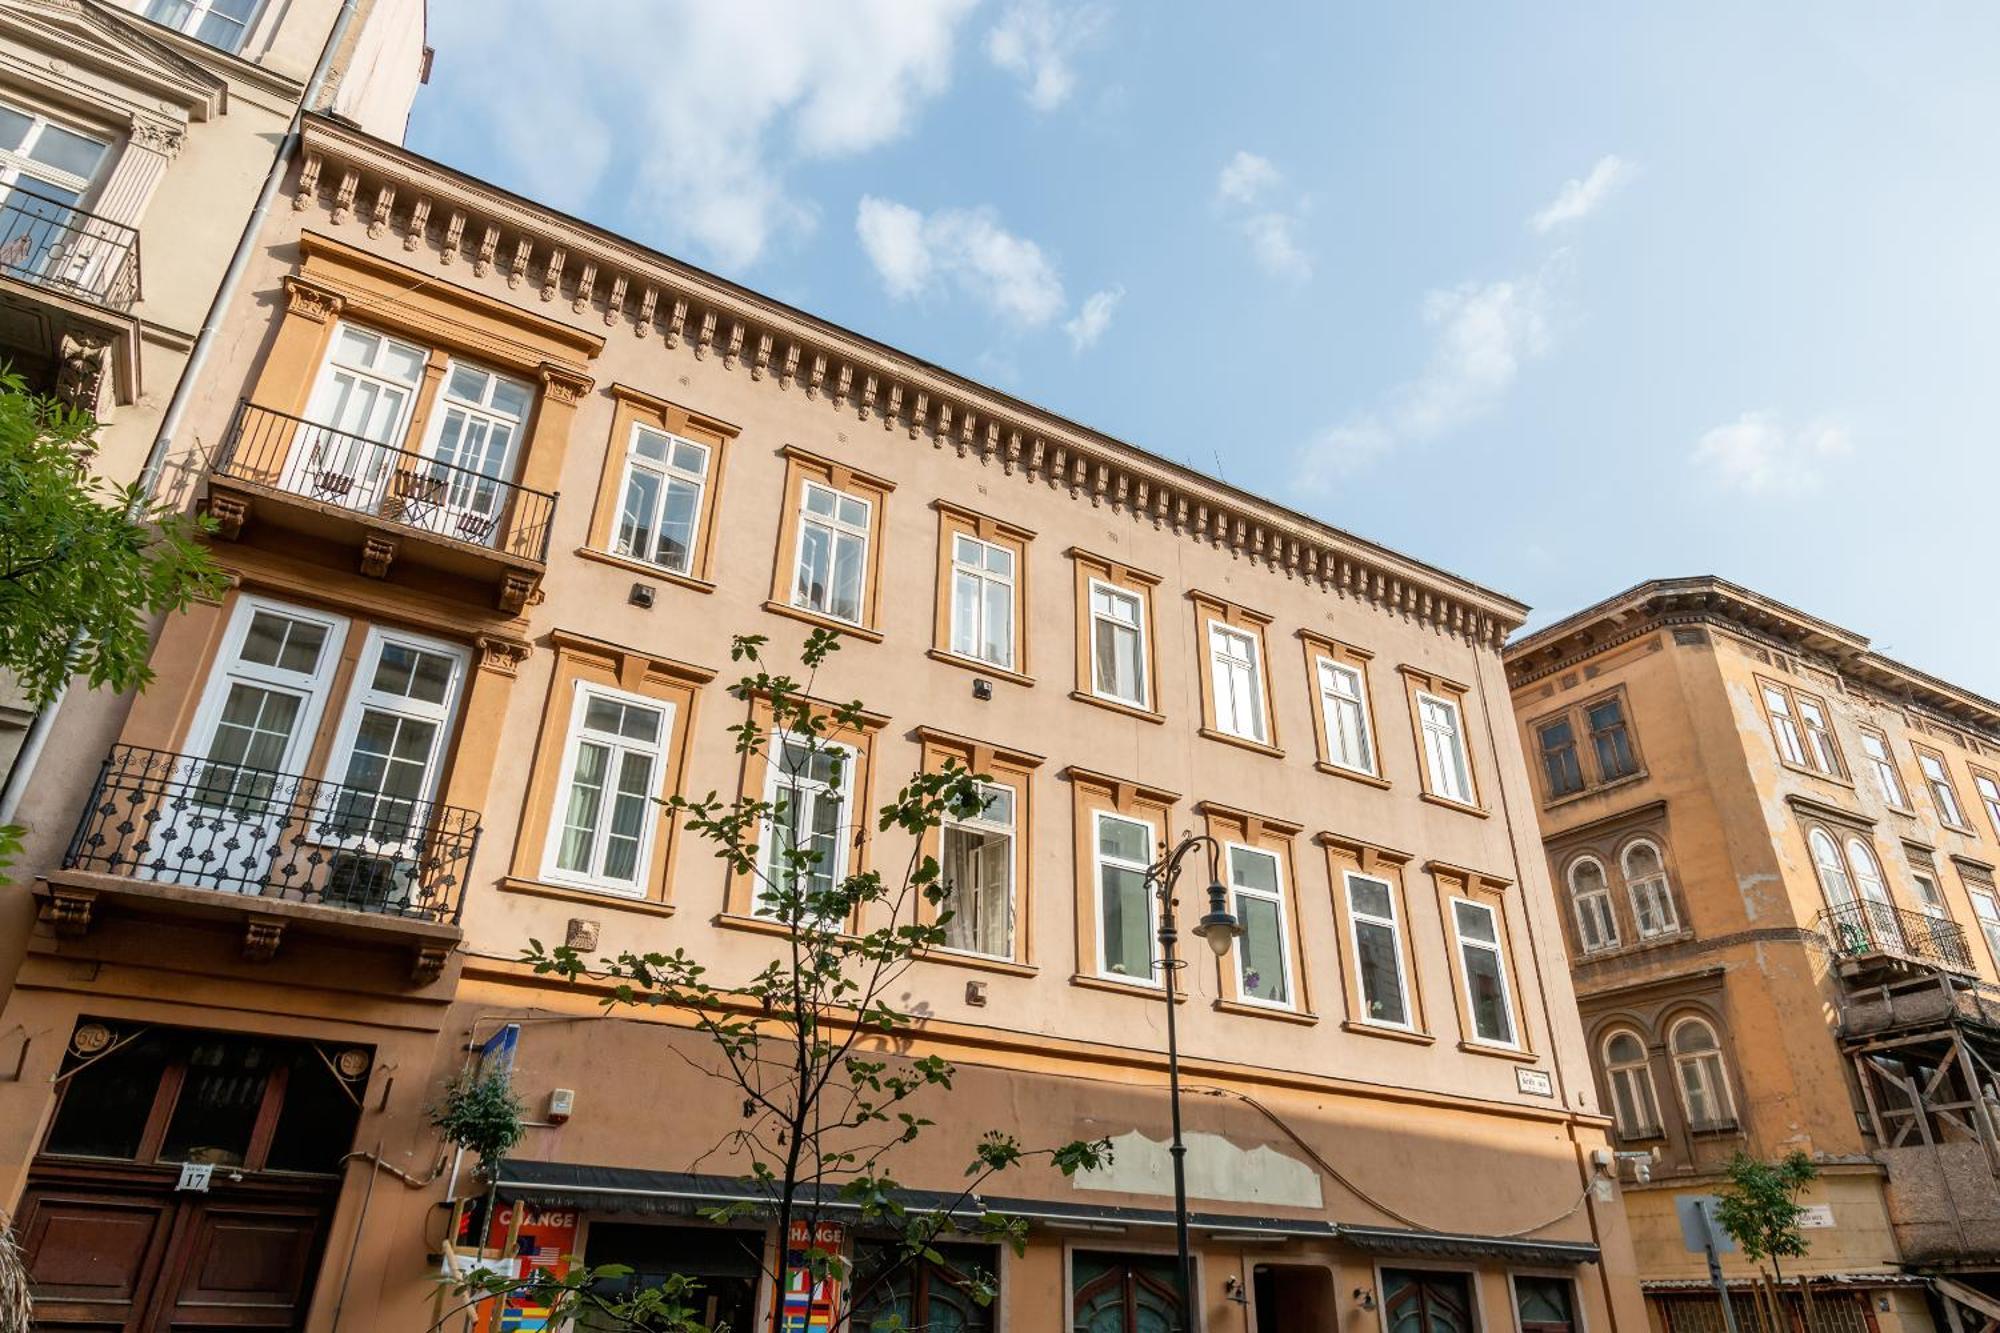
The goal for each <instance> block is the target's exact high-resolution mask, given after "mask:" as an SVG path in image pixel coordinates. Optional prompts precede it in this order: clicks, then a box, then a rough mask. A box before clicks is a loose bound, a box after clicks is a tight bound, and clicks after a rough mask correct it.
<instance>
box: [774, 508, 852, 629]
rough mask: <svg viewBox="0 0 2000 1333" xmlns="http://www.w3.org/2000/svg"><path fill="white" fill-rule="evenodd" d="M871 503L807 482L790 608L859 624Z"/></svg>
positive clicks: (801, 510) (801, 513) (801, 511)
mask: <svg viewBox="0 0 2000 1333" xmlns="http://www.w3.org/2000/svg"><path fill="white" fill-rule="evenodd" d="M869 512H870V505H869V502H868V501H866V500H864V499H862V498H860V497H859V496H855V495H849V494H847V493H846V492H844V491H837V490H834V489H833V488H832V487H831V486H822V485H820V484H819V483H818V482H814V481H807V482H805V483H803V485H802V486H801V488H800V495H799V545H798V554H797V557H796V560H795V569H796V573H795V577H794V578H793V580H792V605H793V606H796V607H798V608H799V609H800V610H803V611H811V612H814V613H816V614H818V615H823V616H828V617H831V618H832V619H834V620H844V621H846V622H847V623H849V624H852V625H859V624H860V623H861V612H862V599H863V597H864V596H865V595H866V592H867V581H868V518H869Z"/></svg>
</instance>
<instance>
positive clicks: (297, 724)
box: [153, 597, 347, 869]
mask: <svg viewBox="0 0 2000 1333" xmlns="http://www.w3.org/2000/svg"><path fill="white" fill-rule="evenodd" d="M346 632H347V622H346V621H344V620H339V619H335V618H331V617H326V616H322V615H319V614H316V613H314V612H311V611H307V610H305V609H303V608H297V607H291V606H287V605H285V604H283V603H281V602H266V601H263V600H262V599H259V598H252V597H243V598H239V599H238V600H237V603H236V609H235V611H234V612H233V613H232V615H231V618H230V625H229V630H228V632H227V634H226V635H225V636H224V639H223V646H222V650H221V651H220V653H218V654H217V657H216V665H215V668H214V672H213V674H212V675H211V676H210V677H209V682H208V686H207V689H206V690H205V691H204V694H203V698H202V704H201V708H200V711H199V712H198V713H197V715H196V718H195V723H194V726H193V728H192V729H191V730H190V732H189V735H188V742H189V744H188V751H189V753H190V755H192V756H194V757H196V758H198V759H199V760H200V761H201V762H200V763H199V764H198V766H196V767H195V768H194V770H193V775H194V790H193V792H192V793H191V804H192V806H193V807H194V808H195V810H198V811H200V814H199V815H195V814H192V813H190V814H189V815H187V816H185V817H183V816H182V815H181V814H180V813H179V812H176V813H175V817H174V818H173V819H172V820H171V821H170V822H169V823H167V824H165V825H163V826H162V828H160V829H156V830H155V833H154V837H153V841H154V843H155V845H156V846H158V847H159V848H160V849H161V851H160V853H159V855H160V857H161V859H162V860H174V861H180V860H182V859H200V858H203V857H207V858H210V859H217V860H222V861H230V860H233V859H234V858H232V857H228V856H223V857H217V856H216V853H217V851H218V850H219V849H220V848H221V847H222V845H223V844H225V843H228V842H229V841H230V840H231V838H232V836H234V837H236V838H237V839H238V840H239V841H242V842H244V843H245V844H247V845H250V846H255V845H256V842H255V839H256V838H257V837H259V836H264V837H268V836H269V827H270V824H269V821H270V820H271V819H272V818H273V817H274V816H275V814H276V809H275V807H276V805H277V804H278V803H281V802H285V801H289V800H290V799H291V796H292V795H293V793H294V790H295V784H290V783H287V782H285V781H284V775H285V774H288V773H296V772H298V771H299V770H300V769H301V768H302V767H303V766H304V761H305V757H306V754H307V752H308V751H309V750H310V748H311V746H312V740H313V737H314V735H315V734H316V733H317V731H318V726H319V715H320V711H321V709H322V708H323V707H324V706H325V704H326V699H327V695H328V694H329V693H330V691H331V689H332V678H333V672H334V666H335V664H336V663H337V662H338V661H339V660H340V646H341V641H342V639H343V637H344V636H345V635H346ZM224 812H228V813H226V814H225V813H224ZM239 819H241V820H243V821H247V823H246V825H245V828H246V829H247V830H248V836H245V833H244V832H243V831H242V830H239V829H238V821H239ZM184 826H185V827H184ZM197 826H199V827H197ZM260 830H261V831H262V832H261V833H260V832H259V831H260ZM168 833H171V834H172V835H173V836H167V834H168ZM196 833H199V834H201V836H195V835H196ZM176 868H177V869H185V868H186V867H184V866H177V867H176Z"/></svg>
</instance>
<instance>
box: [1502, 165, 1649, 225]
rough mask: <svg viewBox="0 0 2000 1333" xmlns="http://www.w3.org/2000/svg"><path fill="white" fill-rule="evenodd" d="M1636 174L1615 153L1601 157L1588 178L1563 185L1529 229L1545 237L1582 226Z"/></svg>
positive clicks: (1632, 168) (1529, 220)
mask: <svg viewBox="0 0 2000 1333" xmlns="http://www.w3.org/2000/svg"><path fill="white" fill-rule="evenodd" d="M1637 174H1638V168H1636V167H1634V166H1633V165H1632V164H1631V163H1630V162H1627V161H1626V160H1625V159H1624V158H1622V157H1619V156H1618V155H1617V154H1616V153H1611V154H1607V155H1606V156H1604V157H1600V158H1598V159H1597V163H1596V165H1594V166H1592V167H1591V169H1590V174H1589V175H1587V176H1582V177H1572V178H1571V179H1569V180H1566V181H1564V182H1563V187H1562V189H1560V190H1558V191H1556V197H1555V198H1553V199H1551V200H1550V201H1549V202H1548V205H1547V207H1545V208H1543V209H1542V210H1541V211H1539V212H1537V213H1536V214H1535V215H1534V216H1533V217H1531V218H1529V219H1528V225H1529V226H1530V227H1532V228H1534V229H1535V230H1536V231H1537V232H1540V233H1544V234H1546V233H1548V232H1551V231H1554V230H1555V229H1556V228H1557V227H1562V226H1566V225H1568V224H1569V223H1572V222H1580V221H1582V220H1583V219H1584V218H1587V217H1589V216H1590V215H1591V214H1592V213H1594V212H1596V211H1597V209H1598V206H1599V205H1601V204H1602V203H1603V202H1604V201H1605V200H1606V199H1609V198H1610V197H1611V196H1612V194H1614V193H1615V192H1616V191H1617V190H1618V188H1619V187H1620V186H1622V185H1624V184H1626V183H1627V182H1629V181H1630V180H1631V179H1632V177H1634V176H1635V175H1637Z"/></svg>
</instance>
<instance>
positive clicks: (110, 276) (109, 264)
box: [0, 185, 139, 314]
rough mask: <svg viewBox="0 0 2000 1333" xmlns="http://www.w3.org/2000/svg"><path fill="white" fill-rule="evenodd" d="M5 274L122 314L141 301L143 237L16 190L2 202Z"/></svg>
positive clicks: (0, 259)
mask: <svg viewBox="0 0 2000 1333" xmlns="http://www.w3.org/2000/svg"><path fill="white" fill-rule="evenodd" d="M0 273H4V274H5V275H6V276H7V277H10V278H13V279H15V280H16V281H19V282H25V283H30V284H32V285H34V286H36V287H43V288H47V289H48V290H50V291H53V292H59V293H61V294H62V295H64V296H72V297H76V298H78V299H80V300H84V301H88V302H90V303H91V304H93V305H100V306H103V307H105V308H106V309H110V310H116V311H118V312H120V313H121V314H122V313H124V312H125V311H128V310H130V309H131V308H132V306H133V304H134V303H135V302H137V301H138V299H139V233H138V232H137V231H135V230H133V229H132V228H131V227H128V226H126V225H125V224H124V223H122V222H113V221H112V220H111V219H110V218H102V217H99V216H97V214H95V213H92V212H88V211H86V210H84V209H81V208H78V207H76V206H75V205H74V204H67V203H64V202H63V201H61V200H60V199H51V198H49V197H48V196H46V195H40V194H36V193H35V192H34V191H32V190H26V189H23V188H22V187H21V186H19V185H14V186H11V187H9V189H8V191H7V194H6V196H5V197H4V199H0Z"/></svg>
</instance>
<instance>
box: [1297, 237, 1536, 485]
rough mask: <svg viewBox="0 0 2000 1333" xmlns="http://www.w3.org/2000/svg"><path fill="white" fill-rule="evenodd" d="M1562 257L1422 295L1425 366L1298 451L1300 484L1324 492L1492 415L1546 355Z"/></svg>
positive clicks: (1321, 433)
mask: <svg viewBox="0 0 2000 1333" xmlns="http://www.w3.org/2000/svg"><path fill="white" fill-rule="evenodd" d="M1561 259H1562V256H1561V255H1558V256H1556V257H1555V259H1553V260H1551V262H1550V264H1548V265H1546V266H1544V267H1543V268H1542V269H1541V270H1540V271H1538V272H1535V273H1532V274H1529V275H1527V276H1526V277H1520V278H1510V279H1505V280H1502V281H1498V282H1489V283H1484V284H1477V283H1466V284H1463V285H1461V286H1458V287H1452V288H1446V289H1442V290H1439V291H1434V292H1431V293H1429V294H1427V295H1426V296H1425V297H1424V301H1423V308H1422V313H1423V319H1424V322H1425V323H1426V324H1428V325H1429V326H1430V327H1431V329H1432V330H1433V335H1432V340H1431V351H1430V358H1429V360H1428V361H1427V362H1426V363H1425V366H1424V368H1423V370H1422V371H1421V372H1420V373H1419V374H1418V375H1417V376H1415V377H1414V378H1413V379H1410V380H1407V381H1405V382H1404V383H1402V384H1400V385H1398V386H1396V388H1395V389H1394V390H1392V391H1391V392H1390V393H1389V395H1388V397H1387V398H1386V400H1385V401H1384V403H1383V405H1382V406H1381V407H1380V408H1378V409H1376V410H1374V411H1370V412H1364V413H1360V414H1358V415H1356V416H1352V417H1349V418H1348V419H1347V420H1345V421H1343V422H1341V423H1339V424H1338V425H1335V426H1332V427H1329V428H1328V429H1326V430H1324V431H1322V432H1320V434H1319V435H1318V436H1317V437H1316V438H1315V439H1314V440H1313V441H1312V442H1311V443H1310V444H1308V445H1307V446H1306V447H1305V449H1303V450H1302V451H1301V454H1300V458H1299V465H1300V472H1301V480H1302V482H1303V484H1305V485H1306V486H1307V487H1309V488H1315V489H1324V488H1325V487H1326V486H1328V485H1329V484H1331V482H1332V481H1333V480H1334V479H1335V478H1336V477H1339V476H1341V475H1344V474H1346V473H1349V472H1353V471H1355V470H1356V469H1358V468H1360V467H1362V466H1364V465H1365V464H1367V463H1370V462H1372V461H1374V460H1375V459H1377V458H1380V457H1382V456H1383V455H1385V454H1388V453H1390V452H1392V451H1393V450H1394V449H1396V448H1397V447H1398V446H1399V445H1402V444H1406V443H1412V442H1419V441H1423V440H1429V439H1434V438H1436V437H1437V436H1440V435H1443V434H1445V433H1447V432H1449V431H1452V430H1455V429H1457V428H1458V427H1460V426H1463V425H1465V424H1466V423H1468V422H1471V421H1475V420H1477V419H1478V418H1480V417H1482V416H1484V415H1486V414H1487V413H1488V412H1491V411H1492V410H1493V409H1494V407H1496V406H1497V405H1498V404H1499V402H1500V400H1501V399H1502V398H1504V397H1505V396H1506V393H1507V391H1508V390H1509V389H1511V388H1512V387H1513V386H1514V381H1515V380H1517V379H1518V378H1520V374H1521V370H1522V367H1524V366H1526V365H1527V364H1528V363H1529V362H1531V361H1534V360H1536V359H1538V358H1539V357H1541V356H1543V355H1544V354H1545V353H1546V352H1547V351H1548V348H1549V342H1550V325H1551V323H1552V320H1553V315H1554V304H1555V293H1554V286H1555V283H1556V281H1557V275H1558V273H1559V271H1560V263H1561Z"/></svg>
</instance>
